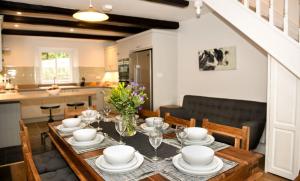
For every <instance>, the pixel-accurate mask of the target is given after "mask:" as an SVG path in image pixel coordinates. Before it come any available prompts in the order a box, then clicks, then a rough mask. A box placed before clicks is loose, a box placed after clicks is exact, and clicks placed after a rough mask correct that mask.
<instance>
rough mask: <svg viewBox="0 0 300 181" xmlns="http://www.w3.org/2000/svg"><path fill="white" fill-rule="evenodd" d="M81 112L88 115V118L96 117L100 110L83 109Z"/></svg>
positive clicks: (84, 115) (85, 115)
mask: <svg viewBox="0 0 300 181" xmlns="http://www.w3.org/2000/svg"><path fill="white" fill-rule="evenodd" d="M81 114H82V116H83V117H87V118H90V117H93V118H94V117H97V114H98V112H97V111H96V110H92V109H87V110H85V111H82V112H81Z"/></svg>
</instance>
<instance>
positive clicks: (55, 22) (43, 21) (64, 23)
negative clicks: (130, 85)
mask: <svg viewBox="0 0 300 181" xmlns="http://www.w3.org/2000/svg"><path fill="white" fill-rule="evenodd" d="M4 22H11V23H25V24H33V25H48V26H61V27H70V28H82V29H93V30H105V31H114V32H124V33H140V32H142V31H146V30H147V29H146V28H140V27H125V26H118V25H108V24H97V23H86V22H81V21H70V20H59V19H49V18H37V17H26V16H15V15H4Z"/></svg>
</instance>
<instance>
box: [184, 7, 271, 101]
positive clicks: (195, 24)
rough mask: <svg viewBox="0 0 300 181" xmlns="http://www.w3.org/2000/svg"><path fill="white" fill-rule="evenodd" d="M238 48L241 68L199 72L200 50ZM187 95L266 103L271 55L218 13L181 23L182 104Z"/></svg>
mask: <svg viewBox="0 0 300 181" xmlns="http://www.w3.org/2000/svg"><path fill="white" fill-rule="evenodd" d="M228 46H235V47H236V58H237V69H236V70H229V71H206V72H203V71H202V72H201V71H199V68H198V67H199V65H198V51H199V50H203V49H210V48H220V47H228ZM186 94H193V95H202V96H209V97H221V98H232V99H242V100H254V101H261V102H266V100H267V55H266V54H265V53H264V52H263V51H262V50H260V49H258V48H256V47H255V45H254V44H252V43H251V42H249V41H248V40H247V39H246V38H244V37H243V36H242V35H241V34H240V33H239V32H237V31H236V30H234V29H233V28H231V27H230V26H228V24H226V23H224V22H223V21H222V20H221V19H219V18H218V17H216V16H215V15H214V14H211V13H208V14H205V15H202V16H201V18H200V19H191V20H187V21H184V22H181V24H180V29H179V32H178V102H179V103H181V101H182V97H183V96H184V95H186Z"/></svg>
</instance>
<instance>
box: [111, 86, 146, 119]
mask: <svg viewBox="0 0 300 181" xmlns="http://www.w3.org/2000/svg"><path fill="white" fill-rule="evenodd" d="M144 90H145V87H144V86H139V85H138V84H137V83H135V82H132V83H130V84H129V85H127V86H125V84H124V83H119V84H118V87H116V88H114V89H113V90H112V91H111V96H110V97H109V100H108V102H109V103H110V104H111V105H113V106H114V107H115V108H116V110H117V111H118V112H119V113H120V114H121V115H129V114H135V113H136V112H137V110H138V108H139V107H140V106H141V105H143V104H144V103H145V99H146V98H147V95H146V94H145V92H144Z"/></svg>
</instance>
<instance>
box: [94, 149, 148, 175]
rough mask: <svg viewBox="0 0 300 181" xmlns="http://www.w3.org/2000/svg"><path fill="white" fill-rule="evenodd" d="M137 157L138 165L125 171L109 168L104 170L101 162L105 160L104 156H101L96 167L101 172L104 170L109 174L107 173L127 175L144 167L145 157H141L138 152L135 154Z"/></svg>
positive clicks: (124, 169)
mask: <svg viewBox="0 0 300 181" xmlns="http://www.w3.org/2000/svg"><path fill="white" fill-rule="evenodd" d="M135 157H136V159H137V163H136V164H135V165H133V166H131V167H127V168H123V169H107V168H104V167H103V166H102V165H101V162H100V161H101V159H104V156H103V155H101V156H99V157H98V158H97V159H96V161H95V164H96V166H97V167H98V168H99V169H101V170H103V171H104V172H107V173H125V172H130V171H132V170H135V169H137V168H139V167H140V166H141V165H142V163H143V161H144V157H143V155H141V154H140V153H138V152H136V153H135Z"/></svg>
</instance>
